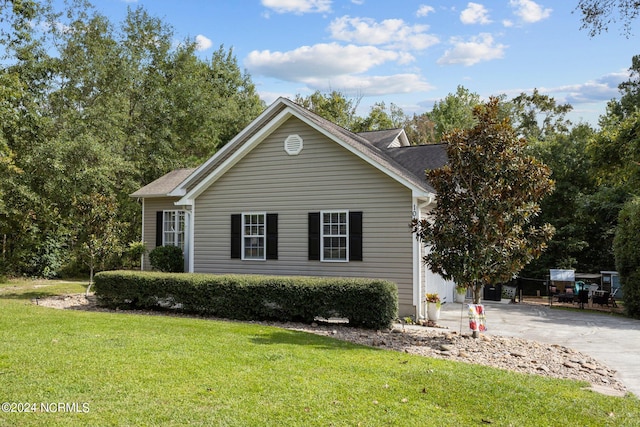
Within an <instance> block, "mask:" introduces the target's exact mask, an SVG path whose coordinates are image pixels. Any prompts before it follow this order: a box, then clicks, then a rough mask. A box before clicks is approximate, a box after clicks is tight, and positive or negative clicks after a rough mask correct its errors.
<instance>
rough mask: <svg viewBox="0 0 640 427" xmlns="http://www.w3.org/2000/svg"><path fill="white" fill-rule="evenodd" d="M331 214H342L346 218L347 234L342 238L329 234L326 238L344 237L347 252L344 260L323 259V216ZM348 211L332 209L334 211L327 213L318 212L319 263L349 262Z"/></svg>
mask: <svg viewBox="0 0 640 427" xmlns="http://www.w3.org/2000/svg"><path fill="white" fill-rule="evenodd" d="M332 213H343V214H345V216H346V222H347V234H346V235H344V236H342V235H335V236H334V235H331V234H329V235H328V236H326V237H345V240H346V242H345V246H346V252H347V254H346V255H347V256H346V258H345V259H325V258H324V238H325V234H324V215H325V214H332ZM349 231H350V230H349V211H348V210H340V209H334V210H328V211H320V261H321V262H349Z"/></svg>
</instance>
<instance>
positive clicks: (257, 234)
mask: <svg viewBox="0 0 640 427" xmlns="http://www.w3.org/2000/svg"><path fill="white" fill-rule="evenodd" d="M265 242H266V214H264V213H249V214H243V215H242V259H252V260H264V259H266V257H265V253H266V252H265Z"/></svg>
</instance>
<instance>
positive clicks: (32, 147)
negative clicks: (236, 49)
mask: <svg viewBox="0 0 640 427" xmlns="http://www.w3.org/2000/svg"><path fill="white" fill-rule="evenodd" d="M0 18H1V19H2V21H3V26H2V29H1V32H0V37H1V39H2V42H3V46H4V48H5V49H4V52H3V62H2V65H1V66H0V83H1V84H0V174H2V176H3V179H2V180H0V242H1V243H2V248H1V249H2V250H1V251H0V253H1V254H2V255H1V257H0V258H1V260H0V271H7V270H11V272H12V273H16V274H27V275H44V276H54V275H57V274H60V273H61V271H62V270H65V269H66V270H67V271H70V272H73V270H75V269H78V268H80V269H83V268H85V267H82V265H83V262H82V261H83V256H81V253H80V252H81V251H79V250H78V248H79V247H81V246H82V244H83V243H81V242H84V243H85V248H86V249H92V250H91V251H92V252H93V253H99V252H96V251H95V250H94V249H95V248H90V246H91V245H89V246H87V245H86V242H89V241H90V240H91V239H89V238H88V237H86V236H84V237H83V235H82V233H84V232H86V230H84V231H83V230H81V228H79V227H78V226H77V225H78V224H85V221H84V219H83V218H84V217H86V209H84V208H83V206H86V205H87V203H89V202H90V201H88V200H85V199H84V197H89V195H92V196H91V197H92V198H93V199H95V200H108V201H109V203H110V204H112V208H113V209H112V211H113V212H117V215H118V218H117V219H116V220H117V222H118V223H119V224H121V225H122V226H121V227H118V228H117V230H114V231H113V233H111V232H109V234H112V235H113V236H112V237H113V238H112V239H109V242H120V244H122V245H127V244H128V243H130V242H133V241H136V240H139V234H140V206H139V204H138V203H137V202H136V201H135V200H133V199H131V198H129V196H128V195H129V194H131V193H132V192H133V191H135V190H136V189H137V188H139V187H141V186H143V185H145V184H147V183H149V182H151V181H152V180H154V179H156V178H158V177H160V176H161V175H163V174H165V173H167V172H169V171H170V170H172V169H175V168H178V167H191V166H195V165H198V164H200V163H201V162H203V161H204V160H206V159H207V158H208V157H209V156H211V155H212V154H213V153H215V152H216V151H217V150H218V149H219V148H220V147H221V146H223V145H224V144H225V143H226V142H228V141H229V140H230V139H231V138H232V137H233V136H235V135H236V134H237V133H238V132H239V131H240V130H242V129H243V128H244V127H245V126H246V125H247V124H248V123H249V122H250V121H251V120H253V119H254V118H255V117H256V116H257V115H258V114H259V113H260V112H261V111H262V110H263V109H264V104H263V103H262V101H261V100H260V99H259V97H258V95H257V93H256V90H255V87H254V85H253V83H252V81H251V78H250V76H249V75H248V74H247V73H246V72H244V71H242V70H241V69H240V67H239V66H238V63H237V60H236V58H235V56H234V55H233V51H232V50H230V49H229V50H227V49H225V48H224V47H223V46H222V45H221V46H220V48H219V49H218V50H217V51H215V52H214V53H213V55H212V56H211V57H210V58H209V59H206V60H203V59H201V58H200V57H199V56H197V55H196V50H195V46H196V45H195V42H194V41H193V40H191V39H185V40H183V41H182V42H181V43H179V44H176V43H175V35H174V33H173V29H172V28H171V26H170V25H168V24H166V23H165V22H163V21H162V20H160V19H158V18H155V17H153V16H151V15H149V14H148V13H147V11H146V10H145V9H144V8H141V7H137V8H130V9H129V10H128V13H127V16H126V17H125V18H124V20H123V22H121V23H118V24H116V23H113V22H110V21H109V20H108V19H107V18H106V17H105V16H103V15H101V14H100V13H98V12H96V11H95V10H94V9H93V7H92V6H91V5H90V4H89V3H87V2H84V1H82V0H75V1H71V2H69V5H68V6H67V9H65V10H54V9H53V8H52V7H51V6H50V5H49V3H47V2H44V1H43V2H37V1H30V0H25V1H21V2H17V1H14V2H5V3H3V5H2V6H0ZM73 200H84V202H83V203H81V204H80V203H71V201H73ZM110 206H111V205H110ZM83 209H84V210H83ZM92 234H94V235H98V234H96V233H94V232H92ZM98 240H99V239H98ZM98 240H96V239H94V242H98ZM105 241H106V240H105ZM105 241H103V243H104V242H105ZM93 246H96V245H93ZM102 246H104V247H106V246H107V245H106V244H102Z"/></svg>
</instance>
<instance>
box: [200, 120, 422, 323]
mask: <svg viewBox="0 0 640 427" xmlns="http://www.w3.org/2000/svg"><path fill="white" fill-rule="evenodd" d="M291 134H298V135H300V136H301V137H302V138H303V140H304V148H303V150H302V152H301V153H300V154H299V155H297V156H289V155H288V154H286V152H285V151H284V148H283V143H284V140H285V139H286V138H287V136H289V135H291ZM194 209H195V229H194V239H195V244H194V248H195V251H194V270H195V272H209V273H247V274H249V273H251V274H278V275H311V276H346V277H374V278H383V279H389V280H391V281H393V282H395V283H396V284H397V285H398V291H399V299H400V301H399V302H400V306H401V307H400V308H401V311H402V312H409V313H413V312H414V311H413V309H412V307H413V303H412V302H413V293H412V288H413V267H412V244H413V240H412V239H413V237H412V234H411V232H410V229H409V223H410V221H411V210H412V205H411V191H410V190H409V189H407V188H406V187H404V186H403V185H401V184H399V183H398V182H397V181H395V180H394V179H392V178H390V177H389V176H387V175H385V174H384V173H382V172H380V171H379V170H377V169H376V168H374V167H373V166H371V165H369V164H367V163H365V162H364V161H363V160H361V159H360V158H358V157H357V156H355V155H354V154H351V153H350V152H348V151H347V150H346V149H344V148H342V147H341V146H339V145H338V144H337V143H335V142H333V141H331V140H329V139H328V138H326V137H325V136H324V135H322V134H321V133H319V132H317V131H315V130H314V129H313V128H311V127H309V126H307V125H306V124H304V123H303V122H302V121H300V120H298V119H296V118H291V119H289V120H288V121H287V122H286V123H284V124H283V125H282V126H281V127H280V128H278V129H277V130H276V131H275V132H274V133H272V134H271V135H270V136H268V137H267V138H266V139H265V140H264V141H262V142H261V143H260V144H259V145H258V146H257V147H256V148H254V149H253V150H252V151H251V152H250V153H248V154H247V155H246V156H245V157H244V158H243V159H242V160H240V161H239V162H238V163H237V164H236V165H235V166H234V167H232V168H231V169H230V170H229V171H228V172H226V173H225V174H224V175H223V176H222V177H220V178H219V179H218V180H217V181H216V182H215V183H213V184H212V185H211V186H210V187H209V188H208V189H206V190H205V191H204V192H203V193H202V194H201V195H200V196H199V197H197V199H196V200H195V206H194ZM323 210H349V211H362V212H363V230H362V231H363V242H362V244H363V261H351V262H320V261H309V260H308V224H307V221H308V213H309V212H318V211H323ZM243 212H266V213H277V214H278V231H279V233H278V248H279V253H278V260H269V261H242V260H238V259H231V258H230V230H231V215H232V214H238V213H243Z"/></svg>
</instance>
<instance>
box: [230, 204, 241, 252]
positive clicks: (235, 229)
mask: <svg viewBox="0 0 640 427" xmlns="http://www.w3.org/2000/svg"><path fill="white" fill-rule="evenodd" d="M241 252H242V216H241V215H240V214H233V215H231V258H241V256H240V253H241Z"/></svg>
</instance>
